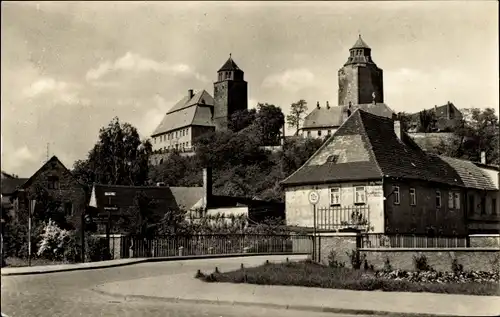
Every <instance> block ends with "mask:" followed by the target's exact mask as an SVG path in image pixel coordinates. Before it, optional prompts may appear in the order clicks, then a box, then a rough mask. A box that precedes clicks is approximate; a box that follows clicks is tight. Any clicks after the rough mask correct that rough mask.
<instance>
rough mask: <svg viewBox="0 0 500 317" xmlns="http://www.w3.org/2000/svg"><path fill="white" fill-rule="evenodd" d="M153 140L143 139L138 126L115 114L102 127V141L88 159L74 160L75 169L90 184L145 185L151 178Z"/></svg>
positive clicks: (100, 134)
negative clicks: (125, 121)
mask: <svg viewBox="0 0 500 317" xmlns="http://www.w3.org/2000/svg"><path fill="white" fill-rule="evenodd" d="M151 152H152V146H151V143H150V142H149V141H148V140H146V141H141V140H140V137H139V133H138V132H137V129H136V128H135V127H133V126H132V125H130V124H129V123H123V124H122V123H120V121H119V119H118V118H116V117H115V118H114V119H113V120H112V121H111V122H110V123H109V125H108V126H107V127H103V128H101V130H100V131H99V141H98V142H97V143H96V144H95V145H94V147H93V148H92V149H91V150H90V152H89V154H88V157H87V159H86V160H83V161H77V162H76V163H75V164H74V170H73V173H74V174H75V175H76V176H77V177H78V178H79V179H80V180H81V181H82V182H84V183H86V184H87V185H88V186H89V187H91V186H92V183H94V182H95V183H99V184H107V185H144V184H146V182H147V180H148V164H149V162H148V161H149V156H150V155H151Z"/></svg>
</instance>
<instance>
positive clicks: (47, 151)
mask: <svg viewBox="0 0 500 317" xmlns="http://www.w3.org/2000/svg"><path fill="white" fill-rule="evenodd" d="M49 154H50V152H49V143H48V142H47V159H46V161H45V162H48V161H49Z"/></svg>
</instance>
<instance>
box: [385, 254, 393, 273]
mask: <svg viewBox="0 0 500 317" xmlns="http://www.w3.org/2000/svg"><path fill="white" fill-rule="evenodd" d="M383 271H384V272H391V271H392V265H391V261H390V260H389V257H386V258H385V262H384V269H383Z"/></svg>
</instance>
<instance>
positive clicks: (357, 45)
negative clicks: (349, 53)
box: [351, 35, 370, 49]
mask: <svg viewBox="0 0 500 317" xmlns="http://www.w3.org/2000/svg"><path fill="white" fill-rule="evenodd" d="M353 48H370V47H369V46H368V44H366V43H365V41H363V39H362V38H361V35H359V37H358V40H357V41H356V43H354V45H353V46H352V48H351V49H353Z"/></svg>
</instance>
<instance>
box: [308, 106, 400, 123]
mask: <svg viewBox="0 0 500 317" xmlns="http://www.w3.org/2000/svg"><path fill="white" fill-rule="evenodd" d="M348 109H349V106H334V107H330V109H328V108H326V107H321V108H317V107H316V108H314V110H313V111H311V112H310V113H309V114H308V115H307V116H306V117H305V118H304V124H303V126H302V128H303V129H308V128H309V129H310V128H329V127H340V126H341V125H342V123H343V122H344V120H345V119H344V118H347V110H348ZM357 109H361V110H364V111H367V112H369V113H372V114H374V115H377V116H382V117H387V118H392V116H393V114H394V111H392V110H391V108H389V107H388V106H387V105H386V104H385V103H376V104H372V103H370V104H358V105H352V106H351V113H354V111H356V110H357Z"/></svg>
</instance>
